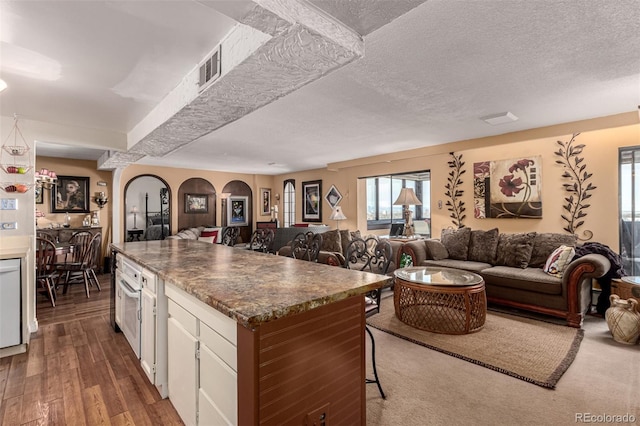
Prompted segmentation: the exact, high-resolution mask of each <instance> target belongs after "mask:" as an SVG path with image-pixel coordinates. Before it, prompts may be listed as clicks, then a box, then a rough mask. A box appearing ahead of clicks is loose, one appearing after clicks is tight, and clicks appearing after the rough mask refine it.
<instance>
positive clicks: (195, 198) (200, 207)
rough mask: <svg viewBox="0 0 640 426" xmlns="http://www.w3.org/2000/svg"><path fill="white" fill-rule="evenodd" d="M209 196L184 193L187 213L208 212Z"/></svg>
mask: <svg viewBox="0 0 640 426" xmlns="http://www.w3.org/2000/svg"><path fill="white" fill-rule="evenodd" d="M208 211H209V197H208V196H207V194H184V212H185V213H207V212H208Z"/></svg>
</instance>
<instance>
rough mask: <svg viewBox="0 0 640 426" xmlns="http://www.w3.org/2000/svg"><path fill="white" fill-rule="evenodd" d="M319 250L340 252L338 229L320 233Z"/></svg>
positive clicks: (340, 244) (340, 243)
mask: <svg viewBox="0 0 640 426" xmlns="http://www.w3.org/2000/svg"><path fill="white" fill-rule="evenodd" d="M320 250H323V251H333V252H338V253H342V240H341V239H340V231H339V230H337V229H335V230H333V231H327V232H323V233H322V246H321V247H320Z"/></svg>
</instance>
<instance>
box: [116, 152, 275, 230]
mask: <svg viewBox="0 0 640 426" xmlns="http://www.w3.org/2000/svg"><path fill="white" fill-rule="evenodd" d="M144 174H151V175H155V176H158V177H161V178H162V179H164V180H165V181H166V182H167V183H168V184H169V187H170V188H171V229H172V232H173V233H176V232H177V231H178V215H177V212H178V211H180V209H184V200H178V189H179V188H180V185H181V184H182V183H183V182H184V181H186V180H187V179H191V178H194V177H198V178H202V179H206V180H208V181H209V182H210V183H211V185H213V187H214V188H215V190H216V194H218V197H216V198H217V199H216V203H217V204H216V212H217V214H216V225H218V226H220V225H221V221H222V214H221V212H222V207H221V198H220V197H219V194H221V193H222V189H223V188H224V186H225V185H226V184H227V183H229V182H231V181H233V180H240V181H243V182H245V183H246V184H247V185H249V187H250V188H251V189H252V191H253V200H254V202H253V215H252V217H253V220H254V223H255V222H256V221H260V220H269V216H260V211H259V208H260V204H259V203H258V202H257V200H258V197H259V195H260V192H259V191H260V188H272V184H273V177H271V176H264V175H252V174H243V173H227V172H214V171H208V170H192V169H180V168H172V167H157V166H145V165H137V164H133V165H130V166H128V167H127V168H125V169H124V170H123V172H122V175H121V177H120V190H121V194H123V196H122V199H124V187H125V186H126V184H127V182H129V181H130V180H131V179H133V178H134V177H136V176H139V175H144ZM274 194H275V193H274V192H272V198H273V195H274ZM274 201H275V200H274ZM114 208H119V209H121V210H122V209H123V208H124V205H123V204H122V203H119V206H118V207H114ZM123 213H124V212H121V213H120V217H121V222H120V224H121V229H122V230H124V229H125V228H124V226H125V224H124V222H123V221H124V215H123ZM123 232H124V231H123Z"/></svg>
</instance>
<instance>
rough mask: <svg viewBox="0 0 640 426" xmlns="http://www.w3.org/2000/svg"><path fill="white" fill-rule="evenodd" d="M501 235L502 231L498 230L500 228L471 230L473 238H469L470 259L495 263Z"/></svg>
mask: <svg viewBox="0 0 640 426" xmlns="http://www.w3.org/2000/svg"><path fill="white" fill-rule="evenodd" d="M499 236H500V232H499V231H498V228H493V229H490V230H488V231H481V230H474V231H471V238H470V240H469V255H468V258H469V260H473V261H475V262H483V263H491V264H493V262H494V261H495V260H496V251H497V249H498V237H499Z"/></svg>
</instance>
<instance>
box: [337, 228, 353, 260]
mask: <svg viewBox="0 0 640 426" xmlns="http://www.w3.org/2000/svg"><path fill="white" fill-rule="evenodd" d="M340 242H341V243H342V251H341V252H340V253H342V254H345V253H346V252H347V247H349V243H350V242H351V232H349V230H348V229H345V230H340Z"/></svg>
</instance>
